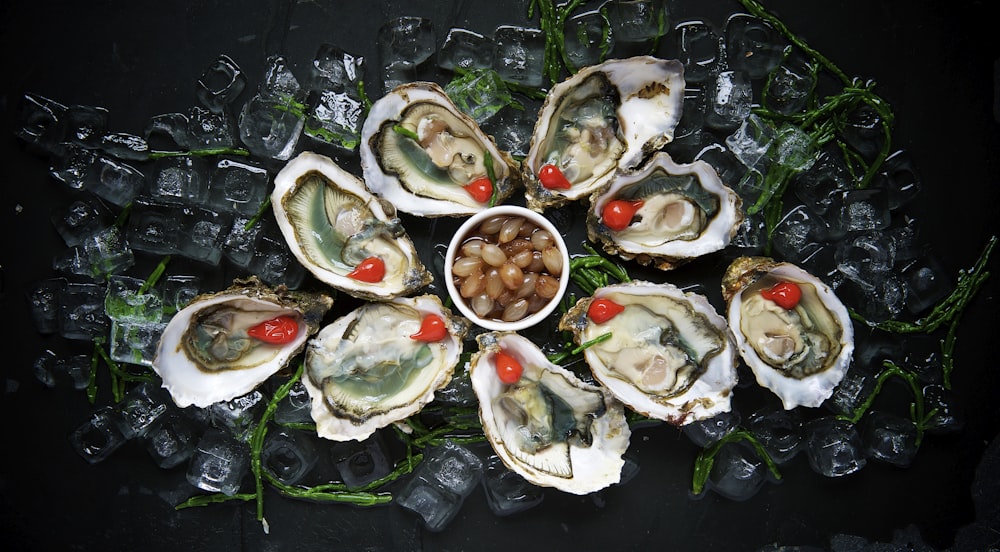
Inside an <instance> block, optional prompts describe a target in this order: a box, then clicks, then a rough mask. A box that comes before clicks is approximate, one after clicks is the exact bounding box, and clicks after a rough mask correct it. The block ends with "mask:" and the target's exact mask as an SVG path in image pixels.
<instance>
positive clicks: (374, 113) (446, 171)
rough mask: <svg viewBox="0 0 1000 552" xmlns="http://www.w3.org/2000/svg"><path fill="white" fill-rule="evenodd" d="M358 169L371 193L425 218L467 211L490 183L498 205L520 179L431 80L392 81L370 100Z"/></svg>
mask: <svg viewBox="0 0 1000 552" xmlns="http://www.w3.org/2000/svg"><path fill="white" fill-rule="evenodd" d="M361 167H362V169H363V170H364V176H365V183H367V184H368V187H369V188H370V189H371V191H372V193H374V194H375V195H377V196H379V197H382V198H383V199H386V200H388V201H390V202H392V203H393V204H394V205H396V207H397V208H398V209H399V210H401V211H405V212H407V213H412V214H414V215H418V216H425V217H437V216H467V215H471V214H473V213H476V212H478V211H481V210H483V209H484V208H486V207H487V206H488V205H489V200H490V198H491V196H492V195H493V194H492V192H493V191H494V188H495V200H496V202H498V203H499V202H500V201H503V199H504V198H506V197H507V196H509V195H510V194H511V192H512V191H513V189H514V187H515V185H516V184H517V182H518V181H519V179H520V175H519V174H518V172H517V170H516V166H515V165H514V162H513V160H512V159H511V158H510V155H509V154H507V153H506V152H502V151H500V150H499V149H497V147H496V144H495V143H494V142H493V139H492V138H490V137H489V136H488V135H486V134H485V133H484V132H483V131H482V130H480V129H479V126H478V125H476V122H475V121H473V120H472V119H471V118H469V117H468V116H467V115H465V114H464V113H462V112H461V111H459V110H458V108H457V107H455V105H454V104H453V103H452V101H451V100H450V99H449V98H448V96H447V95H446V94H445V93H444V91H443V90H442V89H441V87H439V86H438V85H436V84H434V83H430V82H414V83H409V84H404V85H401V86H398V87H396V89H394V90H393V91H392V92H390V93H388V94H386V95H385V96H383V97H382V98H380V99H379V100H378V101H376V102H375V103H374V104H373V105H372V108H371V110H370V111H369V113H368V118H367V119H365V124H364V127H363V128H362V129H361ZM491 173H492V175H493V178H492V182H491V179H490V174H491Z"/></svg>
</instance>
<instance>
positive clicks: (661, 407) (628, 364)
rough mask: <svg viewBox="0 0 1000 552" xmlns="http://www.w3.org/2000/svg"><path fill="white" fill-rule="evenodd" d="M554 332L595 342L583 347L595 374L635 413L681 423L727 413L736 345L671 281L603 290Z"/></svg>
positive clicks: (705, 305)
mask: <svg viewBox="0 0 1000 552" xmlns="http://www.w3.org/2000/svg"><path fill="white" fill-rule="evenodd" d="M619 309H620V310H619ZM559 328H560V329H562V330H571V331H572V332H573V336H574V339H575V340H576V342H577V343H578V344H582V343H586V342H592V341H595V340H596V342H594V343H593V344H592V345H591V346H589V347H587V348H586V349H585V350H584V358H585V359H586V361H587V364H588V365H589V366H590V369H591V370H592V371H593V373H594V377H595V378H597V380H598V381H600V382H601V383H602V384H603V385H604V386H605V387H607V388H608V390H610V391H611V392H612V393H613V394H614V395H615V397H617V398H618V400H620V401H622V402H623V403H625V404H626V405H627V406H629V407H630V408H632V409H633V410H635V411H636V412H639V413H641V414H643V415H645V416H649V417H650V418H656V419H660V420H665V421H667V422H670V423H672V424H674V425H683V424H686V423H689V422H693V421H696V420H703V419H706V418H711V417H712V416H715V415H716V414H719V413H721V412H727V411H729V409H730V398H731V395H732V390H733V387H734V386H735V385H736V380H737V376H736V348H735V346H733V344H732V337H731V335H730V333H729V328H728V327H727V326H726V320H725V319H724V318H723V317H722V316H720V315H719V314H718V313H717V312H716V311H715V308H713V307H712V305H711V304H710V303H709V302H708V299H706V298H705V297H704V296H701V295H696V294H693V293H685V292H684V291H681V290H680V289H679V288H677V287H676V286H674V285H672V284H653V283H649V282H641V281H633V282H629V283H624V284H617V285H611V286H605V287H603V288H598V289H597V291H595V292H594V295H593V296H592V297H587V298H584V299H581V300H580V301H579V302H577V304H576V305H575V306H574V307H573V308H571V309H570V310H569V311H568V312H567V313H566V314H565V315H564V316H563V318H562V320H561V321H560V324H559ZM606 334H610V336H609V337H608V338H606V339H604V340H603V341H601V340H600V339H599V338H601V336H603V335H606Z"/></svg>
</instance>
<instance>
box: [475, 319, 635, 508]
mask: <svg viewBox="0 0 1000 552" xmlns="http://www.w3.org/2000/svg"><path fill="white" fill-rule="evenodd" d="M477 341H478V342H479V352H478V353H477V354H476V355H474V356H473V358H472V364H471V367H470V374H471V376H470V377H471V379H472V388H473V390H474V391H475V393H476V397H477V398H478V399H479V416H480V418H481V419H482V422H483V432H484V433H485V434H486V438H487V440H489V442H490V445H492V447H493V450H494V451H495V452H496V454H497V456H498V457H500V459H501V460H502V461H503V463H504V464H505V465H506V466H507V467H508V468H510V469H511V470H513V471H515V472H517V473H518V474H520V475H521V476H522V477H524V478H525V479H527V480H528V481H530V482H532V483H534V484H535V485H541V486H545V487H555V488H556V489H559V490H561V491H565V492H568V493H573V494H587V493H591V492H594V491H598V490H600V489H603V488H604V487H607V486H608V485H611V484H613V483H617V482H618V481H619V480H620V478H621V469H622V466H623V465H624V464H625V461H624V460H623V459H622V454H624V453H625V451H626V450H627V449H628V445H629V438H630V436H631V431H630V429H629V427H628V423H627V422H626V421H625V414H624V408H623V407H622V405H621V403H619V402H618V401H616V400H615V399H614V397H612V396H611V394H610V393H608V391H607V390H606V389H603V388H601V387H596V386H593V385H588V384H586V383H584V382H582V381H580V380H579V379H577V377H576V376H575V375H573V373H572V372H570V371H568V370H566V369H564V368H561V367H559V366H556V365H555V364H552V363H550V362H549V361H548V359H546V358H545V355H544V354H543V353H542V352H541V350H539V349H538V347H536V346H535V345H534V344H533V343H531V341H529V340H528V339H527V338H524V337H521V336H519V335H517V334H515V333H510V332H493V333H486V334H482V335H480V336H479V337H478V338H477ZM501 355H507V357H509V359H513V361H514V362H516V363H517V365H518V366H520V367H521V368H522V369H523V371H522V372H521V373H520V375H519V376H517V377H514V378H511V377H510V374H511V372H509V371H505V370H504V367H505V365H506V364H507V363H508V362H509V360H507V358H506V357H503V356H501ZM498 359H499V360H498ZM498 366H499V368H498ZM498 369H499V370H500V372H499V373H498ZM501 373H503V374H504V375H503V376H501ZM504 379H507V381H506V382H505V381H504Z"/></svg>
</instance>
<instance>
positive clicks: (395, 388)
mask: <svg viewBox="0 0 1000 552" xmlns="http://www.w3.org/2000/svg"><path fill="white" fill-rule="evenodd" d="M429 317H437V320H435V321H434V324H435V325H437V323H440V325H437V328H438V332H439V333H438V335H429V334H428V333H427V332H424V333H423V337H421V334H420V332H421V330H422V328H425V327H426V326H424V324H425V320H427V319H428V318H429ZM431 319H432V320H433V318H431ZM467 328H468V323H467V322H466V321H465V320H464V319H462V318H458V317H455V318H453V317H452V316H451V313H450V311H449V310H448V309H446V308H445V307H443V306H442V305H441V300H440V299H438V297H437V296H436V295H422V296H418V297H411V298H398V299H393V300H392V301H386V302H380V303H366V304H364V305H363V306H361V307H359V308H358V309H356V310H354V311H353V312H351V313H350V314H348V315H346V316H343V317H341V318H339V319H338V320H336V321H335V322H334V323H333V324H330V325H329V326H326V327H325V328H323V329H322V330H321V331H320V332H319V334H317V335H316V337H315V338H313V339H312V340H311V341H310V342H309V345H308V347H307V349H306V359H305V376H306V377H304V378H302V382H303V383H304V385H305V387H306V390H307V391H308V392H309V396H310V397H311V399H312V411H311V412H312V417H313V420H314V421H315V422H316V432H317V433H318V434H319V436H320V437H324V438H327V439H333V440H336V441H347V440H351V439H353V440H357V441H361V440H364V439H365V438H367V437H368V436H369V435H371V434H372V433H374V432H375V430H377V429H379V428H382V427H385V426H387V425H389V424H391V423H393V422H397V421H399V420H402V419H403V418H406V417H407V416H410V415H411V414H414V413H416V412H418V411H419V410H420V409H421V408H423V406H424V405H425V404H427V403H429V402H430V401H432V400H433V399H434V392H435V391H436V390H438V389H440V388H441V387H444V386H445V385H447V384H448V382H449V381H450V380H451V375H452V372H453V371H454V369H455V366H456V365H457V364H458V358H459V355H461V354H462V339H463V337H464V335H465V332H466V331H467ZM431 333H433V332H431Z"/></svg>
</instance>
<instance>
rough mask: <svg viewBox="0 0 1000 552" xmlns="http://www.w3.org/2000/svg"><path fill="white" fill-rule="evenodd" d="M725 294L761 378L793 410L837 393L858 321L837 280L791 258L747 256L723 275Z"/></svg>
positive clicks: (733, 324)
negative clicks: (835, 286)
mask: <svg viewBox="0 0 1000 552" xmlns="http://www.w3.org/2000/svg"><path fill="white" fill-rule="evenodd" d="M722 294H723V296H724V297H725V298H726V301H727V302H728V305H729V307H728V319H729V326H730V328H732V331H733V335H734V336H735V338H736V345H737V347H739V350H740V355H742V357H743V360H744V361H745V362H746V363H747V364H748V365H749V366H750V369H751V370H753V372H754V375H756V376H757V383H759V384H760V385H762V386H764V387H766V388H768V389H770V390H771V391H773V392H774V394H776V395H778V397H779V398H781V401H782V403H783V404H784V406H785V408H786V409H789V410H790V409H792V408H795V407H796V406H799V405H803V406H810V407H815V406H819V405H820V404H822V402H823V401H824V400H826V399H827V398H829V397H830V395H831V394H833V389H834V387H836V386H837V384H838V383H840V380H841V379H842V378H843V377H844V373H845V372H846V371H847V368H848V366H849V365H850V363H851V354H852V353H853V351H854V327H853V326H852V325H851V319H850V316H849V315H848V312H847V309H846V308H845V307H844V305H843V303H841V302H840V300H839V299H838V298H837V296H836V295H834V293H833V291H832V290H831V289H830V288H829V286H827V285H826V284H824V283H823V282H821V281H820V280H819V279H818V278H816V277H815V276H813V275H811V274H809V273H808V272H806V271H804V270H802V269H801V268H799V267H797V266H795V265H792V264H789V263H779V262H775V261H773V260H772V259H769V258H766V257H740V258H738V259H736V260H735V261H733V263H732V264H730V265H729V268H728V269H727V270H726V274H725V276H723V279H722Z"/></svg>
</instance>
